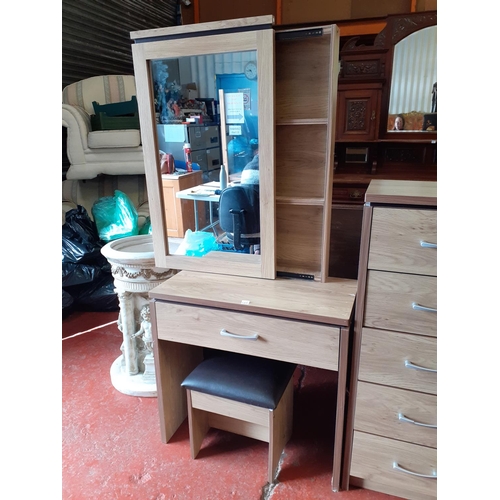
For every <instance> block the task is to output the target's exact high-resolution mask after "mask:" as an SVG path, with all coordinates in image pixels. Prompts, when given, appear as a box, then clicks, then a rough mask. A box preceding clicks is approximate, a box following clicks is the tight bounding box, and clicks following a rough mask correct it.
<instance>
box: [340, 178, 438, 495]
mask: <svg viewBox="0 0 500 500" xmlns="http://www.w3.org/2000/svg"><path fill="white" fill-rule="evenodd" d="M365 202H366V203H365V206H364V213H363V229H362V238H361V251H360V266H359V275H358V278H359V279H358V294H357V296H358V303H357V305H356V315H355V336H354V342H353V351H352V368H353V371H352V380H351V387H350V393H351V398H350V402H349V409H348V419H347V431H346V454H345V460H346V463H345V468H344V477H343V479H344V480H345V481H346V483H350V484H352V485H356V486H360V487H363V488H367V489H372V490H376V491H381V492H384V493H388V494H391V495H396V496H400V497H404V498H412V499H413V498H415V499H431V498H436V490H437V444H436V442H437V384H436V379H437V357H436V343H437V321H436V318H437V265H436V262H437V217H436V214H437V196H436V183H434V182H406V181H372V183H371V184H370V186H369V188H368V190H367V192H366V197H365Z"/></svg>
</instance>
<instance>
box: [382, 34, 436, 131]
mask: <svg viewBox="0 0 500 500" xmlns="http://www.w3.org/2000/svg"><path fill="white" fill-rule="evenodd" d="M387 130H388V131H390V132H397V133H401V132H435V131H436V130H437V26H431V27H429V28H424V29H422V30H419V31H417V32H415V33H412V34H411V35H409V36H407V37H406V38H404V39H403V40H401V41H400V42H398V43H397V44H396V45H395V47H394V59H393V68H392V81H391V94H390V103H389V118H388V124H387Z"/></svg>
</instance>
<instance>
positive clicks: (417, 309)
mask: <svg viewBox="0 0 500 500" xmlns="http://www.w3.org/2000/svg"><path fill="white" fill-rule="evenodd" d="M411 307H413V309H415V311H428V312H433V313H437V312H438V310H437V309H434V308H433V307H425V306H421V305H420V304H417V303H416V302H412V304H411Z"/></svg>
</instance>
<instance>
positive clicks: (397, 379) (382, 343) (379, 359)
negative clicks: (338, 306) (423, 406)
mask: <svg viewBox="0 0 500 500" xmlns="http://www.w3.org/2000/svg"><path fill="white" fill-rule="evenodd" d="M358 379H359V380H364V381H366V382H374V383H376V384H382V385H389V386H392V387H401V388H402V389H410V390H413V391H419V392H425V393H428V394H437V339H436V337H423V336H421V335H412V334H409V333H400V332H391V331H385V330H373V329H371V328H363V336H362V339H361V358H360V364H359V372H358Z"/></svg>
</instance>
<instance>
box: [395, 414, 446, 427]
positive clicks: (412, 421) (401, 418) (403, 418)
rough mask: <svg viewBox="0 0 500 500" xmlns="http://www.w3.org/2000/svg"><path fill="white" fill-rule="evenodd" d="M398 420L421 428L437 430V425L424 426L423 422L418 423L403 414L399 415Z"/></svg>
mask: <svg viewBox="0 0 500 500" xmlns="http://www.w3.org/2000/svg"><path fill="white" fill-rule="evenodd" d="M398 418H399V420H400V421H401V422H407V423H409V424H414V425H420V426H421V427H430V428H431V429H437V425H433V424H423V423H422V422H417V421H416V420H412V419H411V418H408V417H405V416H404V415H403V414H402V413H398Z"/></svg>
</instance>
